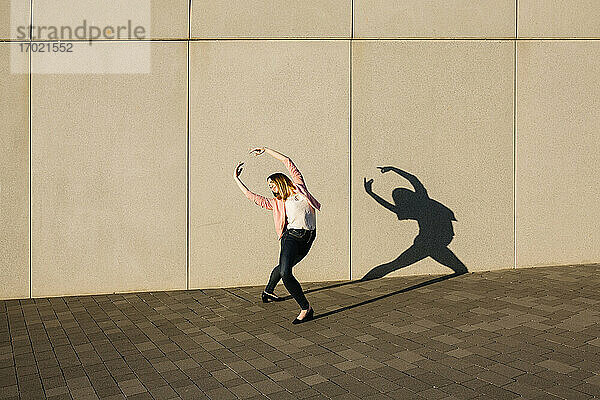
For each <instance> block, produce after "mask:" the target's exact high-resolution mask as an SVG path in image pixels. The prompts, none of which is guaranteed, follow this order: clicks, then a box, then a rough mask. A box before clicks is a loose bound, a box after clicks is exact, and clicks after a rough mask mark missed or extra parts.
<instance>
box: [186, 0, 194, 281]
mask: <svg viewBox="0 0 600 400" xmlns="http://www.w3.org/2000/svg"><path fill="white" fill-rule="evenodd" d="M191 19H192V0H189V2H188V39H187V41H186V46H187V71H186V75H187V84H186V91H187V105H186V150H185V153H186V161H185V176H186V181H185V187H186V195H185V224H186V229H185V289H186V290H189V289H190V38H191V32H192V24H191Z"/></svg>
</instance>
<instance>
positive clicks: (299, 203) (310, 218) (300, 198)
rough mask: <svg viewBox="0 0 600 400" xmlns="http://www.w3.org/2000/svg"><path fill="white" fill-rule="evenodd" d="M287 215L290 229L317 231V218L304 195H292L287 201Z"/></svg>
mask: <svg viewBox="0 0 600 400" xmlns="http://www.w3.org/2000/svg"><path fill="white" fill-rule="evenodd" d="M285 215H286V217H287V227H288V229H308V230H312V229H316V227H317V216H316V214H315V209H314V208H313V207H312V206H311V205H310V203H309V202H308V199H307V198H306V196H304V195H303V194H302V193H298V192H296V193H292V194H291V195H290V197H288V198H287V199H286V200H285Z"/></svg>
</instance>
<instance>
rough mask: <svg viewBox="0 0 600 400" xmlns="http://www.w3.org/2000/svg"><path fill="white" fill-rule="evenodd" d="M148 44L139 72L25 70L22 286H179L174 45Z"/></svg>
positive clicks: (181, 127)
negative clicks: (28, 101)
mask: <svg viewBox="0 0 600 400" xmlns="http://www.w3.org/2000/svg"><path fill="white" fill-rule="evenodd" d="M138 45H140V44H138V43H107V42H104V43H95V44H94V46H98V47H104V49H103V50H100V49H98V50H97V51H104V52H106V54H107V57H108V58H109V59H110V53H111V50H116V49H115V47H116V46H132V47H133V46H138ZM78 46H88V44H85V43H83V44H79V45H78ZM132 50H133V49H132ZM77 51H78V49H77V48H76V49H75V50H74V53H73V54H76V52H77ZM151 55H152V73H150V74H76V75H72V74H68V73H62V74H35V75H34V77H33V83H32V98H33V109H32V114H33V115H32V143H31V147H32V160H31V161H32V244H31V248H32V250H31V251H32V264H31V271H32V291H33V293H32V294H33V296H53V295H66V294H86V293H110V292H116V291H131V290H156V289H164V290H167V289H183V288H185V286H186V255H185V254H186V82H187V79H186V56H187V48H186V44H185V43H177V42H175V43H169V42H160V43H158V42H156V43H152V45H151ZM42 57H43V56H42V55H38V54H35V53H34V57H33V61H32V62H33V71H36V69H37V68H42V66H38V65H37V64H36V61H37V60H38V59H39V60H40V62H41V60H44V61H45V63H48V62H50V61H49V58H47V57H45V58H43V59H42Z"/></svg>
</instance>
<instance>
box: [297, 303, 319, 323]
mask: <svg viewBox="0 0 600 400" xmlns="http://www.w3.org/2000/svg"><path fill="white" fill-rule="evenodd" d="M314 317H315V310H313V308H312V307H311V308H310V309H309V310H308V312H307V313H306V315H305V316H304V318H302V319H298V318H296V319H295V320H293V321H292V324H294V325H297V324H301V323H303V322H307V321H310V320H311V319H313V318H314Z"/></svg>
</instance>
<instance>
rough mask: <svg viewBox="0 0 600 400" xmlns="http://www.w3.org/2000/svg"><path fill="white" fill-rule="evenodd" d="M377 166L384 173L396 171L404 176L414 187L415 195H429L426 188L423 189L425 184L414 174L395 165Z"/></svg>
mask: <svg viewBox="0 0 600 400" xmlns="http://www.w3.org/2000/svg"><path fill="white" fill-rule="evenodd" d="M377 168H379V169H380V170H381V172H382V173H385V172H388V171H394V172H395V173H397V174H398V175H400V176H402V177H403V178H405V179H406V180H407V181H409V182H410V184H411V185H412V186H413V188H415V193H416V194H417V195H419V196H423V197H429V195H428V194H427V189H425V186H423V184H422V183H421V181H420V180H419V179H417V177H416V176H414V175H412V174H409V173H408V172H406V171H403V170H401V169H400V168H396V167H377Z"/></svg>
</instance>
